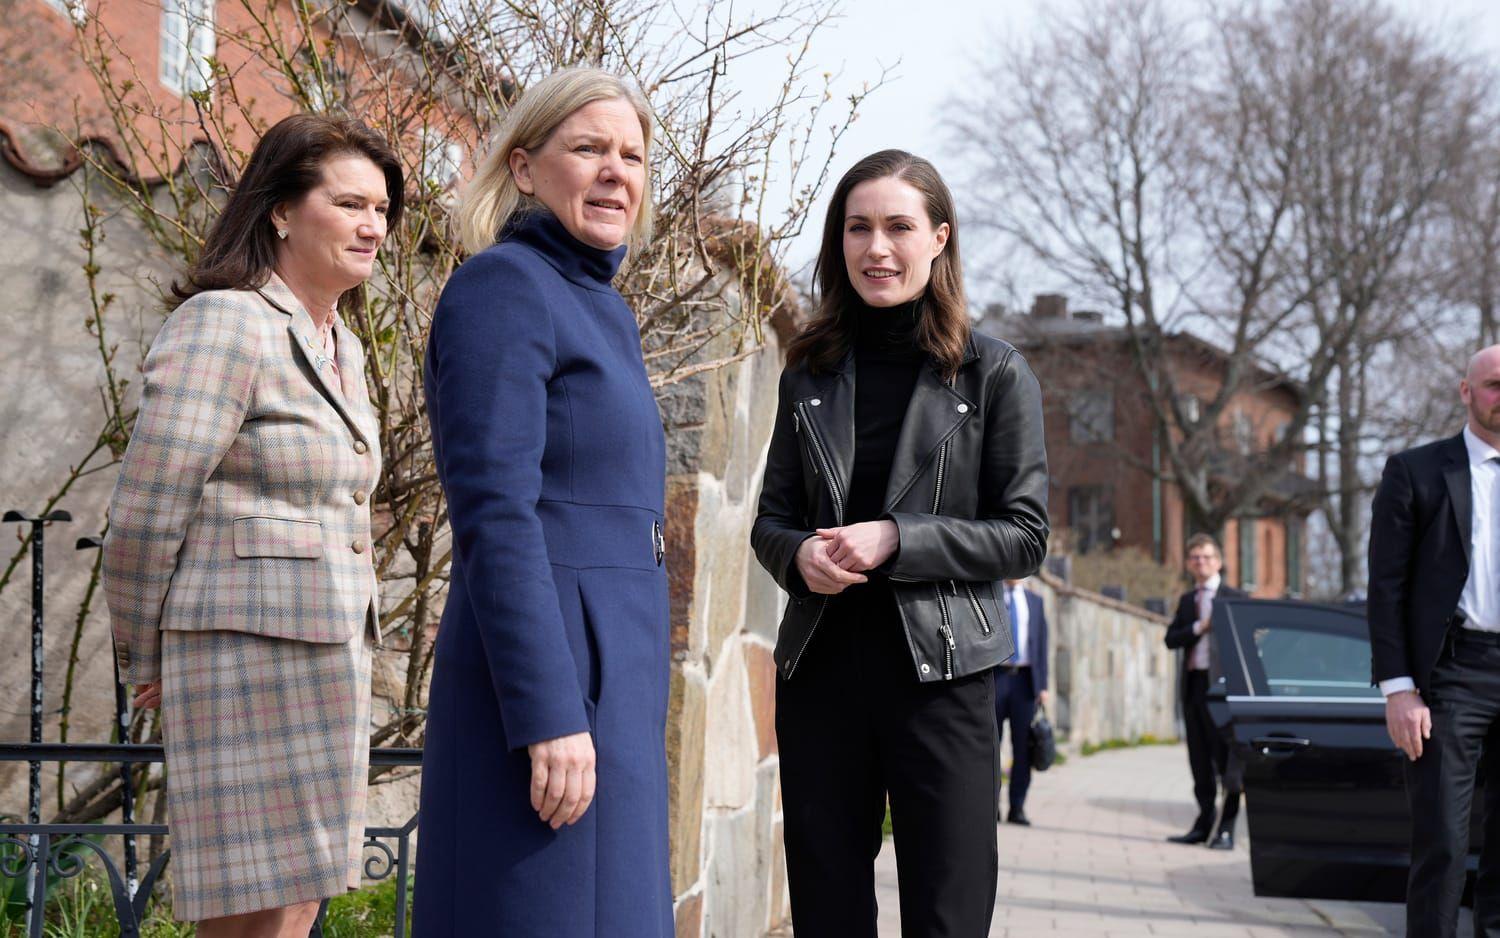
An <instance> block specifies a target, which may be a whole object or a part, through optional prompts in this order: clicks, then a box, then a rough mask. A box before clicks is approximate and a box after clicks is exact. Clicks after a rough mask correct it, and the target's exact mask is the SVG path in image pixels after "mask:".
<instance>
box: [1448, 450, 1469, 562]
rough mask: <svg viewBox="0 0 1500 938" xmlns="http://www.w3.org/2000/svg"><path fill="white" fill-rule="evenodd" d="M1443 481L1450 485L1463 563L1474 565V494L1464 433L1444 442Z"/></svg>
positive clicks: (1449, 492) (1449, 497) (1450, 498)
mask: <svg viewBox="0 0 1500 938" xmlns="http://www.w3.org/2000/svg"><path fill="white" fill-rule="evenodd" d="M1443 481H1444V482H1446V483H1447V485H1448V503H1449V504H1450V505H1452V506H1453V520H1454V521H1455V522H1457V523H1458V533H1459V542H1460V543H1461V544H1463V547H1464V559H1465V560H1468V561H1472V560H1473V558H1472V557H1470V556H1469V553H1470V551H1471V549H1472V548H1471V546H1470V544H1469V542H1470V541H1471V540H1473V539H1474V492H1473V489H1472V488H1471V486H1472V484H1473V483H1472V482H1471V475H1470V473H1469V446H1468V443H1467V441H1465V439H1464V434H1462V433H1460V434H1458V435H1457V436H1455V437H1450V438H1449V439H1447V440H1444V441H1443Z"/></svg>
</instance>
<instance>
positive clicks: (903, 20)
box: [757, 0, 1500, 289]
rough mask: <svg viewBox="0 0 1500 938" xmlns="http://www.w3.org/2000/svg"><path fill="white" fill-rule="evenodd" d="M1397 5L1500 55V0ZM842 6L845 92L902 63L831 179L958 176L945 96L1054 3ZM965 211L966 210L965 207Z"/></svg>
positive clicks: (838, 67) (826, 37) (863, 1)
mask: <svg viewBox="0 0 1500 938" xmlns="http://www.w3.org/2000/svg"><path fill="white" fill-rule="evenodd" d="M1050 2H1051V4H1053V5H1056V4H1057V3H1058V2H1060V0H1050ZM1391 2H1393V3H1394V5H1395V6H1396V8H1397V9H1399V10H1401V11H1402V12H1404V13H1407V14H1409V15H1413V16H1419V17H1421V22H1423V23H1424V24H1426V25H1429V26H1432V27H1435V28H1439V27H1440V28H1442V29H1443V31H1445V32H1446V31H1447V29H1448V28H1452V29H1454V30H1455V31H1460V30H1461V31H1462V32H1463V33H1465V34H1467V35H1468V36H1469V38H1470V40H1471V41H1472V42H1473V43H1474V46H1475V51H1482V52H1486V53H1489V54H1493V55H1495V56H1497V57H1500V0H1391ZM1187 4H1188V0H1184V5H1185V6H1186V5H1187ZM757 5H759V4H757ZM1193 6H1194V7H1197V6H1198V4H1193ZM841 8H842V10H843V16H842V18H841V19H839V20H838V21H837V22H836V23H835V24H833V26H832V27H831V28H829V29H826V30H825V31H823V32H821V33H820V34H818V36H817V37H816V38H815V40H814V43H813V56H812V58H813V60H814V61H816V62H818V63H820V65H821V68H820V70H828V71H834V72H839V71H842V73H843V75H844V79H845V86H846V87H845V89H844V90H845V91H847V90H849V89H850V88H853V87H856V86H857V85H856V81H855V80H856V79H860V78H865V77H869V76H875V75H878V74H879V73H880V70H881V67H882V66H884V65H891V64H894V63H896V62H897V61H898V60H899V62H900V64H899V66H897V71H896V73H895V75H894V76H893V78H892V79H891V80H890V82H889V83H888V84H887V85H886V86H885V87H883V88H881V89H880V90H879V91H877V92H876V93H875V94H874V95H873V96H871V98H870V99H869V101H868V102H867V104H866V105H865V106H864V107H863V108H862V110H861V117H860V119H859V121H857V122H856V123H855V125H854V127H853V128H851V129H850V131H849V133H848V135H847V136H846V137H845V138H844V140H843V142H842V143H841V145H840V147H839V151H838V153H837V154H836V156H835V159H834V166H833V169H834V173H833V177H832V178H833V179H835V180H836V179H837V178H838V176H839V174H841V173H843V172H844V171H845V170H847V169H848V168H849V166H851V165H852V164H853V163H854V162H855V161H856V160H858V159H859V158H860V157H861V156H864V155H865V154H867V153H871V152H874V151H876V150H880V149H884V148H886V147H900V148H903V149H907V150H912V151H914V152H917V153H920V154H922V155H924V156H927V157H928V158H929V159H931V160H932V161H933V162H934V163H935V164H936V165H937V167H938V169H939V170H940V171H944V173H945V175H947V176H949V177H950V180H951V179H953V178H954V177H957V176H958V175H959V172H958V171H957V169H956V168H954V163H955V159H956V158H955V157H954V156H953V155H952V154H951V153H950V152H948V151H946V150H945V148H944V146H943V143H944V141H943V136H942V134H941V132H940V130H939V127H938V116H939V109H940V107H941V105H942V103H943V101H944V100H945V99H946V98H947V97H948V96H949V95H950V94H951V93H952V91H953V90H954V88H955V87H956V86H958V85H959V84H960V83H961V82H963V81H964V80H965V79H966V78H967V77H968V76H969V75H972V74H973V63H974V62H975V61H977V60H978V59H979V57H980V56H982V55H984V54H985V51H986V49H991V48H994V47H995V44H996V40H1000V41H1002V42H1004V41H1008V40H1012V39H1016V38H1021V39H1024V38H1025V36H1026V35H1028V34H1029V33H1030V32H1032V31H1034V30H1035V29H1037V26H1038V21H1039V17H1040V14H1039V13H1038V11H1039V10H1042V9H1045V8H1046V7H1045V6H1044V5H1043V4H1042V3H1039V2H1038V0H917V2H913V0H844V2H843V3H842V4H841ZM828 189H830V190H831V189H832V185H831V183H830V185H829V187H828ZM826 197H827V192H826V191H825V193H824V198H823V200H822V201H820V202H819V204H818V205H817V206H815V208H814V217H815V218H816V219H818V222H819V223H821V218H822V213H823V211H824V210H825V209H826V206H827V200H826ZM959 211H960V217H962V211H963V208H962V206H960V207H959ZM817 228H818V224H811V225H809V226H807V228H806V229H805V230H804V233H803V236H802V238H801V239H800V240H799V241H798V243H797V244H796V245H795V246H794V247H793V250H792V254H791V257H790V258H789V260H790V261H791V262H792V264H793V266H800V265H803V264H806V263H809V262H810V261H811V259H812V258H813V256H814V255H815V254H816V252H817V237H818V234H817ZM966 253H967V252H966ZM966 266H967V265H966ZM970 279H972V278H970ZM1038 288H1040V289H1045V286H1044V285H1038Z"/></svg>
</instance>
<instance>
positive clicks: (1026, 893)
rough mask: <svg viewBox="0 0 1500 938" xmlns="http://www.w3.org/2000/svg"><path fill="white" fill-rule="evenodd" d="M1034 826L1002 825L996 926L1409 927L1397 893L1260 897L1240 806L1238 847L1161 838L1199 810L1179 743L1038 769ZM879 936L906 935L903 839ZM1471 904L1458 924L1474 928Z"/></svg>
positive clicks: (1376, 931) (1277, 934) (1185, 931)
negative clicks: (1360, 898) (899, 881)
mask: <svg viewBox="0 0 1500 938" xmlns="http://www.w3.org/2000/svg"><path fill="white" fill-rule="evenodd" d="M1026 812H1027V814H1028V815H1029V816H1030V817H1031V820H1032V826H1031V827H1029V828H1026V827H1017V826H1014V825H1010V824H1001V825H999V826H998V829H997V830H998V837H999V843H1000V888H999V900H998V902H997V903H996V907H995V918H994V926H993V928H991V930H990V935H992V936H1005V938H1071V936H1079V938H1084V936H1087V938H1144V936H1149V935H1157V936H1160V935H1184V936H1186V935H1191V936H1194V938H1273V936H1274V938H1283V936H1313V935H1317V936H1330V935H1348V936H1355V938H1368V936H1377V935H1399V934H1401V933H1402V930H1403V928H1402V923H1403V921H1404V916H1405V909H1404V907H1403V906H1400V905H1397V904H1393V903H1379V902H1324V901H1313V902H1309V901H1304V900H1301V899H1262V898H1257V897H1256V896H1255V895H1254V893H1253V891H1252V889H1251V885H1250V853H1249V849H1248V844H1247V841H1246V838H1247V837H1248V835H1247V834H1246V832H1245V822H1244V817H1243V814H1242V815H1241V820H1240V829H1239V831H1238V833H1237V835H1236V837H1237V839H1238V840H1239V841H1240V842H1239V844H1238V845H1237V846H1236V848H1235V849H1234V850H1233V851H1217V850H1208V849H1205V848H1202V847H1187V846H1182V845H1180V844H1170V843H1167V842H1166V841H1165V839H1164V838H1166V837H1167V836H1168V835H1169V834H1176V833H1181V832H1182V831H1184V830H1186V829H1187V828H1188V826H1189V825H1190V824H1191V823H1192V820H1193V816H1194V814H1195V813H1196V812H1195V807H1194V805H1193V803H1192V780H1191V777H1190V776H1189V774H1188V766H1187V754H1186V751H1185V750H1184V749H1183V747H1181V746H1142V747H1138V748H1134V749H1121V750H1112V751H1108V752H1101V753H1097V754H1095V755H1092V756H1077V755H1074V756H1072V757H1071V758H1069V759H1068V761H1067V762H1066V763H1065V764H1064V765H1060V766H1057V767H1055V768H1053V769H1052V770H1051V771H1048V772H1046V773H1039V774H1037V775H1035V776H1033V781H1032V785H1031V792H1030V794H1029V795H1028V796H1027V806H1026ZM875 878H876V890H877V894H878V897H879V902H880V936H881V938H899V936H900V934H901V928H900V910H899V896H898V893H897V887H896V858H895V850H894V849H893V848H892V845H891V843H890V842H889V841H887V843H886V845H885V847H884V849H882V850H881V852H880V856H879V858H878V859H877V860H876V863H875ZM1468 921H1469V919H1468V913H1467V912H1465V914H1464V920H1463V922H1462V924H1461V926H1460V928H1459V934H1461V935H1462V934H1471V933H1472V932H1471V931H1470V929H1471V927H1472V926H1470V925H1469V924H1468Z"/></svg>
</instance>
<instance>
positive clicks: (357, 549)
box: [349, 538, 365, 554]
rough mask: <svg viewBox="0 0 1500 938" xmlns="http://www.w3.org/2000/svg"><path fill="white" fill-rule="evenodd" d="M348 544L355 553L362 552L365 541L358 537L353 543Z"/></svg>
mask: <svg viewBox="0 0 1500 938" xmlns="http://www.w3.org/2000/svg"><path fill="white" fill-rule="evenodd" d="M349 546H350V547H352V548H353V549H354V552H355V553H356V554H362V553H364V552H365V542H364V539H363V538H360V539H359V540H356V541H355V542H354V543H353V544H350V545H349Z"/></svg>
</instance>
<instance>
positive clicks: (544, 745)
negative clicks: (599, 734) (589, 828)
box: [526, 733, 596, 830]
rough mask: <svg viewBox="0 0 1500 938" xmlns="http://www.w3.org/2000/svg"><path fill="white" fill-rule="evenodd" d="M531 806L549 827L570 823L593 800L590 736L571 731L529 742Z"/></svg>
mask: <svg viewBox="0 0 1500 938" xmlns="http://www.w3.org/2000/svg"><path fill="white" fill-rule="evenodd" d="M526 752H527V753H528V754H529V755H530V756H531V808H532V810H534V811H535V812H536V813H537V816H538V817H540V818H541V819H542V821H543V822H544V823H546V824H550V825H551V826H552V829H553V830H557V829H558V828H559V827H562V826H563V825H564V824H572V823H574V822H575V821H577V820H578V819H579V818H581V817H583V813H584V812H585V811H587V810H588V809H589V804H590V803H592V802H593V800H594V784H595V781H596V780H595V777H594V739H593V737H592V736H590V735H589V734H588V733H574V734H573V735H571V736H559V737H557V738H556V739H546V740H543V741H542V742H539V743H532V744H531V745H530V746H527V747H526Z"/></svg>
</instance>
